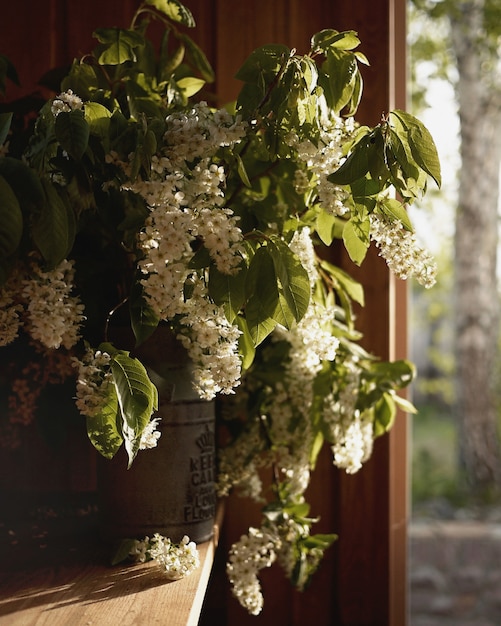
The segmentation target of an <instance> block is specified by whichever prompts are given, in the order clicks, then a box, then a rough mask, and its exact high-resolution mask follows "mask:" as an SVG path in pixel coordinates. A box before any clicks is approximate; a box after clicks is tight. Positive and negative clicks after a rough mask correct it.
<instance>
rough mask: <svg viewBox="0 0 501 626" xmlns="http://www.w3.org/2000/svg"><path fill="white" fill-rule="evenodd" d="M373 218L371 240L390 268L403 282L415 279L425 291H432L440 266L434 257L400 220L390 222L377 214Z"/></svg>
mask: <svg viewBox="0 0 501 626" xmlns="http://www.w3.org/2000/svg"><path fill="white" fill-rule="evenodd" d="M370 218H371V231H370V236H371V239H372V240H373V241H374V242H375V243H376V245H377V246H378V248H379V250H380V252H379V254H380V255H381V256H382V257H383V258H384V259H385V261H386V263H387V264H388V267H389V268H390V269H391V270H392V271H393V272H394V273H395V274H396V275H397V276H398V277H399V278H402V279H403V280H406V279H407V278H410V277H411V276H415V277H416V280H417V281H418V282H419V283H420V284H421V285H423V286H424V287H426V288H430V287H433V285H434V284H435V281H436V274H437V265H436V263H435V261H434V259H433V257H432V256H431V254H430V253H429V252H428V251H427V250H425V249H424V248H423V247H422V246H420V245H419V243H418V242H417V239H416V235H415V234H414V233H412V232H410V231H408V230H406V229H405V228H404V225H403V224H402V222H400V221H398V220H397V221H394V222H390V221H388V220H386V219H385V218H384V217H383V216H381V215H378V214H376V213H372V214H371V216H370Z"/></svg>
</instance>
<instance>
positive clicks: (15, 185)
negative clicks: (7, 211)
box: [0, 157, 45, 216]
mask: <svg viewBox="0 0 501 626" xmlns="http://www.w3.org/2000/svg"><path fill="white" fill-rule="evenodd" d="M0 176H3V177H4V178H5V180H6V181H7V182H8V183H9V185H10V186H11V187H12V190H13V192H14V194H15V195H16V197H17V199H18V201H19V205H20V207H21V210H22V211H23V214H24V215H26V216H28V215H29V214H30V213H31V212H33V213H35V212H37V211H41V210H42V208H43V207H44V205H45V192H44V188H43V186H42V183H41V182H40V178H39V176H38V175H37V173H36V172H35V171H34V170H33V169H32V168H30V167H28V166H27V165H26V164H25V163H23V162H22V161H19V160H18V159H14V158H12V157H4V158H2V159H0Z"/></svg>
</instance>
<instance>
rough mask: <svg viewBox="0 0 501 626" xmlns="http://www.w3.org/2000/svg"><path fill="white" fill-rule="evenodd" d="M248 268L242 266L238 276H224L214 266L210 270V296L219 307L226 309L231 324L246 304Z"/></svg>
mask: <svg viewBox="0 0 501 626" xmlns="http://www.w3.org/2000/svg"><path fill="white" fill-rule="evenodd" d="M246 274H247V268H246V267H245V266H244V265H242V266H241V269H240V271H239V272H238V273H237V274H233V275H231V274H223V273H222V272H220V271H219V270H218V269H217V268H216V267H215V266H214V265H211V267H210V270H209V295H210V297H211V298H212V299H213V300H214V302H215V303H216V304H217V305H218V306H223V307H224V312H225V315H226V317H227V319H228V321H229V322H230V323H232V322H233V321H234V320H235V317H236V316H237V314H238V312H239V311H240V309H241V308H242V306H243V305H244V302H245V298H246V294H245V278H246Z"/></svg>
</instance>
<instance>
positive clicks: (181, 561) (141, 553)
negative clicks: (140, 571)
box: [129, 533, 200, 580]
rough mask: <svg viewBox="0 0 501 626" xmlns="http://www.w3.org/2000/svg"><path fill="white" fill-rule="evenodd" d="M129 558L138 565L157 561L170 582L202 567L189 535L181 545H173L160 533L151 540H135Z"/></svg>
mask: <svg viewBox="0 0 501 626" xmlns="http://www.w3.org/2000/svg"><path fill="white" fill-rule="evenodd" d="M129 556H130V557H131V558H132V559H133V560H134V561H136V562H138V563H145V562H146V561H150V560H154V561H156V562H157V563H158V565H160V567H161V568H162V570H163V572H164V574H165V576H166V577H167V579H168V580H180V579H181V578H185V577H186V576H189V575H190V574H191V573H192V572H194V571H195V570H196V569H197V568H198V567H199V566H200V556H199V554H198V550H197V547H196V545H195V543H194V542H193V541H190V538H189V537H188V536H187V535H185V536H184V537H183V538H182V539H181V541H180V542H179V543H173V542H172V541H171V539H169V538H168V537H163V536H162V535H160V534H159V533H155V534H154V535H153V537H152V538H151V539H150V538H149V537H145V538H144V539H142V540H134V541H133V543H132V546H131V548H130V551H129Z"/></svg>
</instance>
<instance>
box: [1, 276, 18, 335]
mask: <svg viewBox="0 0 501 626" xmlns="http://www.w3.org/2000/svg"><path fill="white" fill-rule="evenodd" d="M17 278H18V277H17V275H16V274H13V275H12V276H11V277H10V279H9V280H8V281H7V283H6V285H5V286H4V287H3V289H1V290H0V346H7V345H8V344H9V343H12V342H13V341H14V339H16V337H17V336H18V334H19V326H20V324H21V320H20V317H19V315H20V313H21V311H22V306H21V304H20V302H18V301H16V300H15V298H14V295H15V286H16V281H17Z"/></svg>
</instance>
